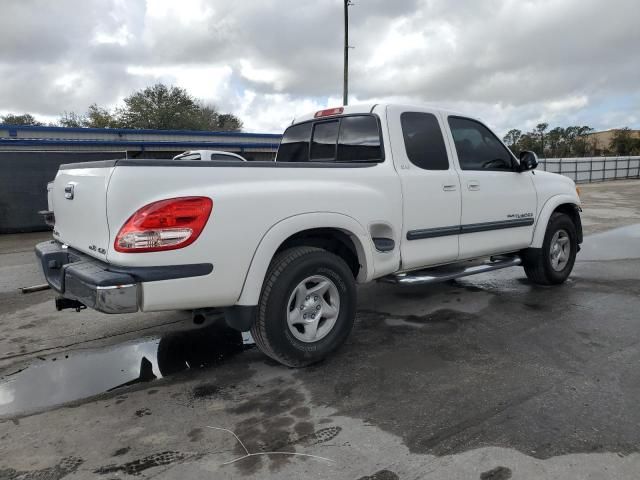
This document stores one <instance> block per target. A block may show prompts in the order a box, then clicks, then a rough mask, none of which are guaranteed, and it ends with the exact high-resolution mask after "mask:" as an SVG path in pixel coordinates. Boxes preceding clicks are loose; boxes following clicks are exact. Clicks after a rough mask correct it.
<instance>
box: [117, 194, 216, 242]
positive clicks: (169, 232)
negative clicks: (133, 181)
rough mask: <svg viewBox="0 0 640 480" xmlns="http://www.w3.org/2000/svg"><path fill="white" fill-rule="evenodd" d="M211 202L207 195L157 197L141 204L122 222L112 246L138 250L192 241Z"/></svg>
mask: <svg viewBox="0 0 640 480" xmlns="http://www.w3.org/2000/svg"><path fill="white" fill-rule="evenodd" d="M212 208H213V202H212V201H211V199H210V198H207V197H181V198H169V199H167V200H160V201H159V202H153V203H150V204H149V205H146V206H144V207H142V208H141V209H140V210H138V211H137V212H136V213H134V214H133V215H131V217H130V218H129V220H127V221H126V222H125V224H124V225H123V226H122V228H121V229H120V231H119V232H118V235H117V236H116V241H115V243H114V248H115V249H116V251H117V252H123V253H140V252H159V251H162V250H175V249H177V248H183V247H186V246H187V245H191V244H192V243H193V242H195V241H196V239H197V238H198V236H199V235H200V233H201V232H202V229H203V228H204V226H205V225H206V224H207V220H209V215H211V209H212Z"/></svg>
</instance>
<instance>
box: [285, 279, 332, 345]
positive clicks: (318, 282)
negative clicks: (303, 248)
mask: <svg viewBox="0 0 640 480" xmlns="http://www.w3.org/2000/svg"><path fill="white" fill-rule="evenodd" d="M339 314H340V294H339V293H338V288H337V287H336V285H335V283H333V281H331V280H330V279H328V278H327V277H325V276H323V275H312V276H309V277H307V278H305V279H304V280H302V281H301V282H300V283H299V284H298V285H297V286H296V287H295V288H294V289H293V291H292V292H291V295H290V296H289V302H288V303H287V325H288V326H289V331H290V332H291V334H292V335H293V336H294V337H295V338H296V339H298V340H300V341H301V342H305V343H312V342H317V341H319V340H322V339H323V338H324V337H326V336H327V335H328V334H329V332H330V331H331V330H332V329H333V327H334V326H335V324H336V321H337V320H338V315H339Z"/></svg>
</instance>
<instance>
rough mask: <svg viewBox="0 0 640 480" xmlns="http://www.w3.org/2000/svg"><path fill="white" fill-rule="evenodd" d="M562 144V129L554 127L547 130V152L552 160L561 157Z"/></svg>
mask: <svg viewBox="0 0 640 480" xmlns="http://www.w3.org/2000/svg"><path fill="white" fill-rule="evenodd" d="M563 142H564V128H562V127H555V128H553V129H551V130H549V133H547V143H548V144H549V151H550V154H551V157H552V158H557V157H561V156H562V149H563V146H564V145H563Z"/></svg>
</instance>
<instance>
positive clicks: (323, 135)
mask: <svg viewBox="0 0 640 480" xmlns="http://www.w3.org/2000/svg"><path fill="white" fill-rule="evenodd" d="M339 126H340V123H339V122H338V120H334V121H331V122H322V123H316V125H315V127H314V129H313V139H312V141H311V160H327V161H334V160H335V159H336V143H337V140H338V128H339Z"/></svg>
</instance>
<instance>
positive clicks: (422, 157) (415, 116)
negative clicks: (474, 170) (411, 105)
mask: <svg viewBox="0 0 640 480" xmlns="http://www.w3.org/2000/svg"><path fill="white" fill-rule="evenodd" d="M400 124H401V126H402V136H403V137H404V147H405V149H406V151H407V157H408V158H409V160H410V161H411V163H413V164H414V165H415V166H416V167H420V168H422V169H424V170H449V159H448V157H447V147H445V145H444V138H443V137H442V130H441V129H440V124H439V123H438V119H437V118H436V117H435V115H433V114H432V113H420V112H404V113H403V114H402V115H400Z"/></svg>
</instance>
